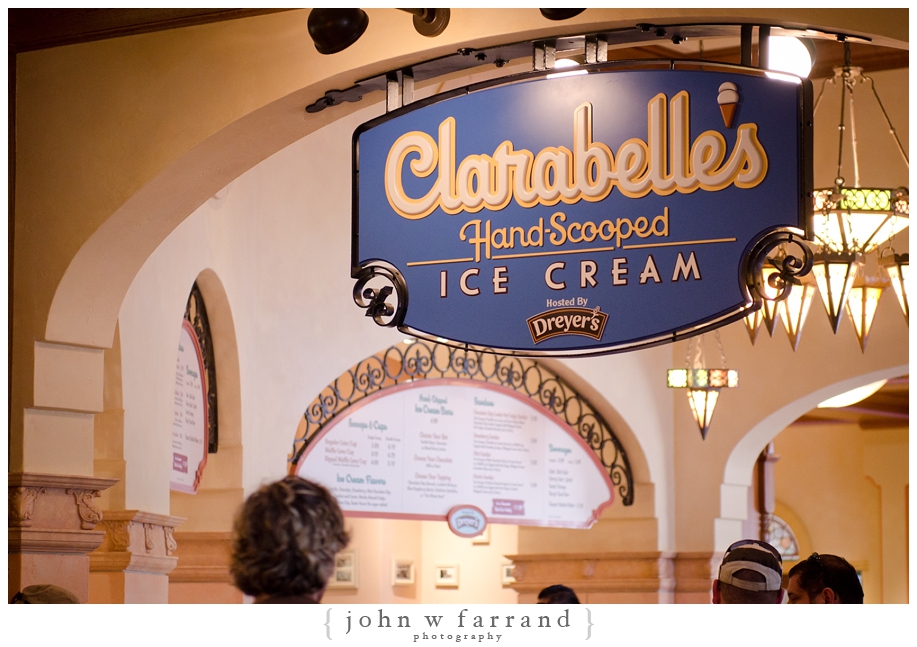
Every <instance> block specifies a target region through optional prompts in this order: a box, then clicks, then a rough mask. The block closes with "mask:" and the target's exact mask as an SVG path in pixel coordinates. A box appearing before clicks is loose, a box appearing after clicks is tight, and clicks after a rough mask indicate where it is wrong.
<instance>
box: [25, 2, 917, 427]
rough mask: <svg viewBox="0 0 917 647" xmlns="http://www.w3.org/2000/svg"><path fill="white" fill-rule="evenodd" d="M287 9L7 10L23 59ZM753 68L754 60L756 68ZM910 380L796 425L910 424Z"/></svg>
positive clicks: (856, 52) (831, 64) (891, 54)
mask: <svg viewBox="0 0 917 647" xmlns="http://www.w3.org/2000/svg"><path fill="white" fill-rule="evenodd" d="M277 11H288V9H9V10H8V17H9V31H8V35H9V51H10V52H11V53H18V52H27V51H32V50H37V49H45V48H48V47H59V46H62V45H72V44H76V43H84V42H89V41H94V40H102V39H105V38H115V37H120V36H130V35H133V34H141V33H147V32H153V31H161V30H165V29H177V28H180V27H189V26H192V25H200V24H204V23H209V22H218V21H222V20H234V19H237V18H246V17H249V16H256V15H260V14H267V13H274V12H277ZM813 42H814V43H815V48H816V63H815V66H814V68H813V70H812V73H811V74H810V75H809V76H810V78H824V77H828V76H833V75H834V68H835V67H839V66H841V65H843V63H844V46H843V44H842V43H840V42H837V41H832V40H821V39H817V40H814V41H813ZM850 51H851V61H852V63H853V64H854V65H857V66H859V67H862V68H863V70H864V71H865V72H867V73H869V72H876V71H880V70H889V69H898V68H906V67H908V52H907V51H906V50H899V49H892V48H887V47H878V46H874V45H871V44H868V43H851V45H850ZM608 58H609V60H619V59H644V58H693V59H697V58H700V59H703V60H708V61H717V62H728V63H739V62H740V51H739V43H738V40H737V39H734V38H732V39H730V38H716V39H706V40H705V39H690V38H689V39H687V40H685V41H683V42H681V43H678V44H675V43H672V42H671V41H670V40H668V39H665V38H660V39H658V40H656V41H648V42H644V43H641V44H639V45H637V46H627V45H625V46H616V47H613V48H609V51H608ZM753 62H756V61H753ZM908 377H909V376H907V375H905V376H902V377H899V378H897V379H893V380H889V381H888V382H887V383H886V384H885V386H884V387H882V388H881V389H880V390H879V391H877V392H876V393H874V394H873V395H871V396H870V397H868V398H866V399H865V400H862V401H861V402H858V403H857V404H855V405H853V406H850V407H844V408H840V409H813V410H812V411H810V412H809V413H807V414H806V415H804V416H802V417H801V418H800V419H799V420H798V421H797V422H796V424H825V423H839V424H850V423H854V424H858V425H860V427H862V428H863V429H864V430H868V429H880V428H887V427H901V426H907V425H908V415H909V410H910V409H909V392H910V389H909V379H908Z"/></svg>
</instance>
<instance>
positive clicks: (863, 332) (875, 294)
mask: <svg viewBox="0 0 917 647" xmlns="http://www.w3.org/2000/svg"><path fill="white" fill-rule="evenodd" d="M884 291H885V286H883V285H882V284H881V283H879V282H878V281H864V282H863V283H860V284H858V285H855V286H854V287H853V288H852V289H851V290H850V295H849V296H848V297H847V306H846V307H847V315H848V316H849V317H850V322H851V323H852V324H853V330H854V331H855V332H856V336H857V340H858V341H859V342H860V350H861V351H862V352H864V353H865V352H866V342H867V341H868V339H869V331H870V329H871V328H872V322H873V321H874V320H875V317H876V309H877V308H878V307H879V299H881V298H882V292H884Z"/></svg>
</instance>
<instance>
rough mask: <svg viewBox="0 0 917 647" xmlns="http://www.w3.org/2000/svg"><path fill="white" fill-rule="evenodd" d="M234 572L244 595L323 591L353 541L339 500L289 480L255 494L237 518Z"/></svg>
mask: <svg viewBox="0 0 917 647" xmlns="http://www.w3.org/2000/svg"><path fill="white" fill-rule="evenodd" d="M233 531H234V532H233V535H234V536H233V545H232V556H231V559H230V571H231V572H232V577H233V580H234V581H235V584H236V586H237V587H239V589H241V590H242V592H243V593H247V594H248V595H252V596H300V595H310V594H314V593H317V592H320V591H322V590H323V589H324V588H325V583H326V582H327V581H328V578H329V577H330V576H331V573H332V572H333V570H334V556H335V555H336V554H337V553H338V551H340V550H341V549H343V548H344V547H345V546H346V545H347V542H348V541H349V540H350V538H349V536H348V534H347V532H346V531H345V530H344V515H343V514H342V513H341V509H340V507H338V504H337V501H336V500H335V499H334V497H333V496H332V495H331V493H330V492H329V491H328V490H326V489H325V488H324V487H322V486H321V485H318V484H316V483H312V482H311V481H307V480H305V479H302V478H300V477H298V476H288V477H286V478H284V479H282V480H280V481H277V482H276V483H271V484H269V485H265V486H263V487H262V488H261V489H259V490H258V491H257V492H255V493H254V494H252V495H251V496H250V497H249V498H248V500H246V502H245V504H244V505H243V506H242V509H241V510H240V511H239V514H238V516H237V517H236V521H235V526H234V528H233Z"/></svg>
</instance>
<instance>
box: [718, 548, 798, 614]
mask: <svg viewBox="0 0 917 647" xmlns="http://www.w3.org/2000/svg"><path fill="white" fill-rule="evenodd" d="M783 594H784V591H783V558H782V557H780V553H779V552H777V549H776V548H774V547H773V546H771V545H770V544H769V543H767V542H766V541H761V540H759V539H742V540H741V541H737V542H736V543H734V544H732V545H731V546H730V547H729V548H727V549H726V554H725V555H723V562H722V563H721V564H720V570H719V574H718V575H717V578H716V579H715V580H713V603H714V604H780V603H781V602H783Z"/></svg>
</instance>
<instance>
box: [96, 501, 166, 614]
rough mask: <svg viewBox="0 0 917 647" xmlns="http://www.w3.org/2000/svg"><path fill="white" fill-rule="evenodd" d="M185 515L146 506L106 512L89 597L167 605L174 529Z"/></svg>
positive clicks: (101, 599)
mask: <svg viewBox="0 0 917 647" xmlns="http://www.w3.org/2000/svg"><path fill="white" fill-rule="evenodd" d="M183 521H184V518H182V517H171V516H169V515H164V514H155V513H152V512H144V511H143V510H106V511H105V512H104V520H103V521H102V522H101V523H100V525H99V527H100V528H101V529H103V530H104V539H103V541H102V542H101V545H100V546H99V547H98V548H97V549H96V550H95V551H94V552H93V553H92V554H90V555H89V570H90V577H89V601H90V602H93V603H155V602H158V603H163V604H164V603H167V602H168V601H169V579H168V574H169V573H170V572H171V571H172V569H174V568H175V565H176V564H177V563H178V558H177V557H176V556H174V553H175V550H176V549H177V548H178V544H177V542H176V541H175V528H176V527H178V526H179V525H181V523H182V522H183Z"/></svg>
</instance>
